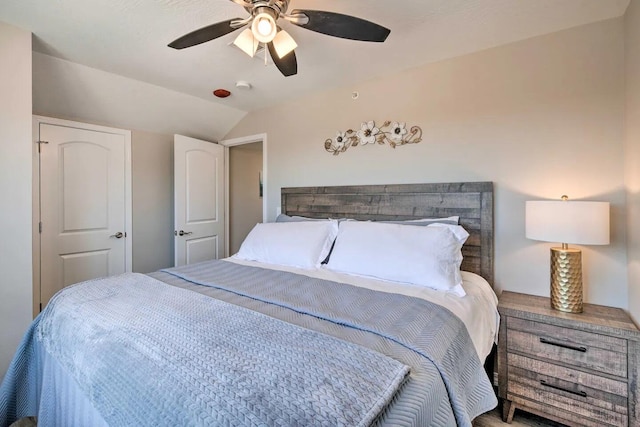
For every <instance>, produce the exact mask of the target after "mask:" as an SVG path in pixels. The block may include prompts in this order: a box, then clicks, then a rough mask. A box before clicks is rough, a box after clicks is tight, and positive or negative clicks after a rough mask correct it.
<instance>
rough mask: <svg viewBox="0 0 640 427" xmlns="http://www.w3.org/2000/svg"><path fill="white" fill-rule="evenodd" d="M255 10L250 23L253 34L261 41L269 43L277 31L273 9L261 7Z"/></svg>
mask: <svg viewBox="0 0 640 427" xmlns="http://www.w3.org/2000/svg"><path fill="white" fill-rule="evenodd" d="M257 12H258V13H257V14H256V15H255V16H254V18H253V23H252V24H251V31H253V36H254V37H255V38H256V39H258V41H260V42H262V43H270V42H271V41H272V40H273V38H274V37H275V36H276V33H277V31H278V29H277V27H276V19H275V11H274V10H273V9H270V8H268V7H261V8H258V9H257Z"/></svg>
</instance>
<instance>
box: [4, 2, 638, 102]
mask: <svg viewBox="0 0 640 427" xmlns="http://www.w3.org/2000/svg"><path fill="white" fill-rule="evenodd" d="M628 4H629V0H396V1H390V0H359V1H355V0H351V1H344V0H342V1H340V0H323V1H321V2H320V1H313V0H292V1H291V4H290V7H289V10H293V9H296V8H300V9H321V10H328V11H333V12H339V13H344V14H349V15H354V16H358V17H361V18H364V19H367V20H371V21H374V22H376V23H378V24H381V25H383V26H386V27H387V28H390V29H391V35H390V36H389V38H388V39H387V41H386V42H385V43H384V44H379V43H363V42H356V41H351V40H343V39H337V38H334V37H329V36H325V35H322V34H319V33H315V32H312V31H308V30H305V29H302V28H299V27H296V26H294V25H291V24H289V23H288V22H282V23H281V25H282V27H283V28H284V29H286V30H287V31H288V32H289V33H290V34H291V35H292V36H293V37H294V38H295V40H296V41H297V42H298V45H299V47H298V49H297V51H296V54H297V57H298V75H296V76H293V77H287V78H285V77H283V76H282V75H281V74H280V73H279V71H278V70H277V69H276V68H275V66H273V64H270V65H269V66H267V67H265V66H264V60H263V59H264V58H262V60H261V59H258V58H254V59H251V58H249V57H248V56H247V55H245V54H244V53H243V52H241V51H240V50H238V49H236V48H234V47H231V46H229V43H231V42H232V41H233V40H234V38H235V36H236V35H237V34H238V33H237V32H235V33H231V34H229V35H226V36H224V37H221V38H219V39H217V40H213V41H211V42H208V43H205V44H202V45H199V46H195V47H192V48H188V49H184V50H180V51H178V50H174V49H171V48H168V47H167V44H168V43H169V42H171V41H172V40H174V39H176V38H177V37H179V36H182V35H184V34H186V33H188V32H190V31H193V30H195V29H198V28H200V27H203V26H206V25H210V24H212V23H215V22H218V21H222V20H226V19H230V18H234V17H245V16H247V15H246V12H245V11H244V9H243V8H242V7H240V6H238V5H237V4H235V3H233V2H231V1H229V0H1V1H0V21H3V22H6V23H9V24H13V25H15V26H18V27H21V28H24V29H27V30H30V31H31V32H33V34H34V44H33V46H34V50H36V51H38V52H41V53H44V54H47V55H51V56H55V57H58V58H62V59H66V60H69V61H72V62H76V63H79V64H83V65H86V66H89V67H93V68H97V69H100V70H104V71H107V72H111V73H115V74H118V75H121V76H125V77H129V78H133V79H136V80H141V81H144V82H148V83H151V84H154V85H158V86H162V87H165V88H169V89H172V90H175V91H178V92H183V93H186V94H190V95H193V96H196V97H200V98H203V99H205V100H208V101H211V102H219V103H221V104H223V105H226V106H228V107H233V108H237V109H240V110H243V111H253V110H257V109H261V108H264V107H268V106H270V105H273V104H276V103H279V102H282V101H285V100H287V99H291V98H293V97H298V96H303V95H305V94H308V93H310V92H313V91H318V90H325V89H327V88H332V87H344V86H346V87H354V88H355V87H356V86H357V84H358V82H359V81H363V80H366V79H370V78H373V77H375V76H379V75H382V74H387V73H392V72H395V71H399V70H402V69H406V68H411V67H414V66H418V65H421V64H424V63H428V62H434V61H438V60H442V59H446V58H451V57H454V56H459V55H463V54H466V53H470V52H474V51H478V50H482V49H486V48H490V47H494V46H498V45H501V44H506V43H510V42H513V41H517V40H522V39H525V38H529V37H533V36H537V35H542V34H546V33H550V32H554V31H559V30H562V29H565V28H570V27H574V26H578V25H582V24H587V23H590V22H595V21H599V20H604V19H609V18H614V17H618V16H621V15H622V14H624V11H625V10H626V7H627V6H628ZM238 80H246V81H249V82H251V84H252V85H253V89H252V90H250V91H245V90H240V89H236V88H235V82H236V81H238ZM216 88H227V89H229V90H231V91H232V92H233V95H232V96H231V97H229V98H227V99H225V100H219V99H217V98H215V97H213V95H212V94H211V91H212V90H213V89H216Z"/></svg>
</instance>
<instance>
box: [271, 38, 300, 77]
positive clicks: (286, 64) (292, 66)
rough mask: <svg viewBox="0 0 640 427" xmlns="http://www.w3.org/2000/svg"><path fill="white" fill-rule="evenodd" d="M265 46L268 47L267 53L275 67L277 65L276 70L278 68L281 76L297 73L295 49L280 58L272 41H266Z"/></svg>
mask: <svg viewBox="0 0 640 427" xmlns="http://www.w3.org/2000/svg"><path fill="white" fill-rule="evenodd" d="M267 47H268V48H269V55H271V59H273V63H274V64H276V67H278V70H280V72H281V73H282V75H283V76H285V77H289V76H294V75H296V74H298V60H297V59H296V52H295V50H292V51H291V52H289V53H288V54H286V55H285V56H283V57H282V58H280V57H279V56H278V54H277V53H276V48H275V47H274V46H273V42H271V43H267Z"/></svg>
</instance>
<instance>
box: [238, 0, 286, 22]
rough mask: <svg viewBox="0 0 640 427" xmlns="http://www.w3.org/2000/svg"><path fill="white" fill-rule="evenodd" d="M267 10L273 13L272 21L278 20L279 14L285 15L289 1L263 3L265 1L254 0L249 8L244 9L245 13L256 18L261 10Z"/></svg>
mask: <svg viewBox="0 0 640 427" xmlns="http://www.w3.org/2000/svg"><path fill="white" fill-rule="evenodd" d="M264 8H268V9H271V10H272V11H274V12H275V16H274V19H276V20H277V19H278V17H279V16H280V14H285V13H287V9H288V8H289V0H276V1H265V0H254V2H253V5H252V6H251V7H245V9H246V11H247V12H249V13H250V14H251V15H252V16H254V17H255V16H256V15H257V14H259V13H260V12H261V9H264Z"/></svg>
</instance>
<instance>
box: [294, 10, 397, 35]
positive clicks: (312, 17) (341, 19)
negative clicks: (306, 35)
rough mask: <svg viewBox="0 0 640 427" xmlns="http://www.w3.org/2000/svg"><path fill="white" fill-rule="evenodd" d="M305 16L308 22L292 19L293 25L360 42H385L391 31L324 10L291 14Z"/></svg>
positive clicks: (362, 20)
mask: <svg viewBox="0 0 640 427" xmlns="http://www.w3.org/2000/svg"><path fill="white" fill-rule="evenodd" d="M296 15H304V16H306V17H307V18H308V22H306V23H305V22H304V21H307V20H299V19H292V20H290V21H291V23H293V24H295V25H298V26H300V27H302V28H306V29H307V30H311V31H315V32H318V33H322V34H326V35H328V36H334V37H340V38H343V39H350V40H360V41H365V42H379V43H381V42H383V41H385V40H386V39H387V36H389V33H391V30H389V29H388V28H385V27H383V26H381V25H378V24H374V23H373V22H371V21H366V20H364V19H360V18H356V17H355V16H350V15H343V14H341V13H335V12H326V11H323V10H307V9H297V10H294V11H293V12H291V15H290V16H292V17H296Z"/></svg>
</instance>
